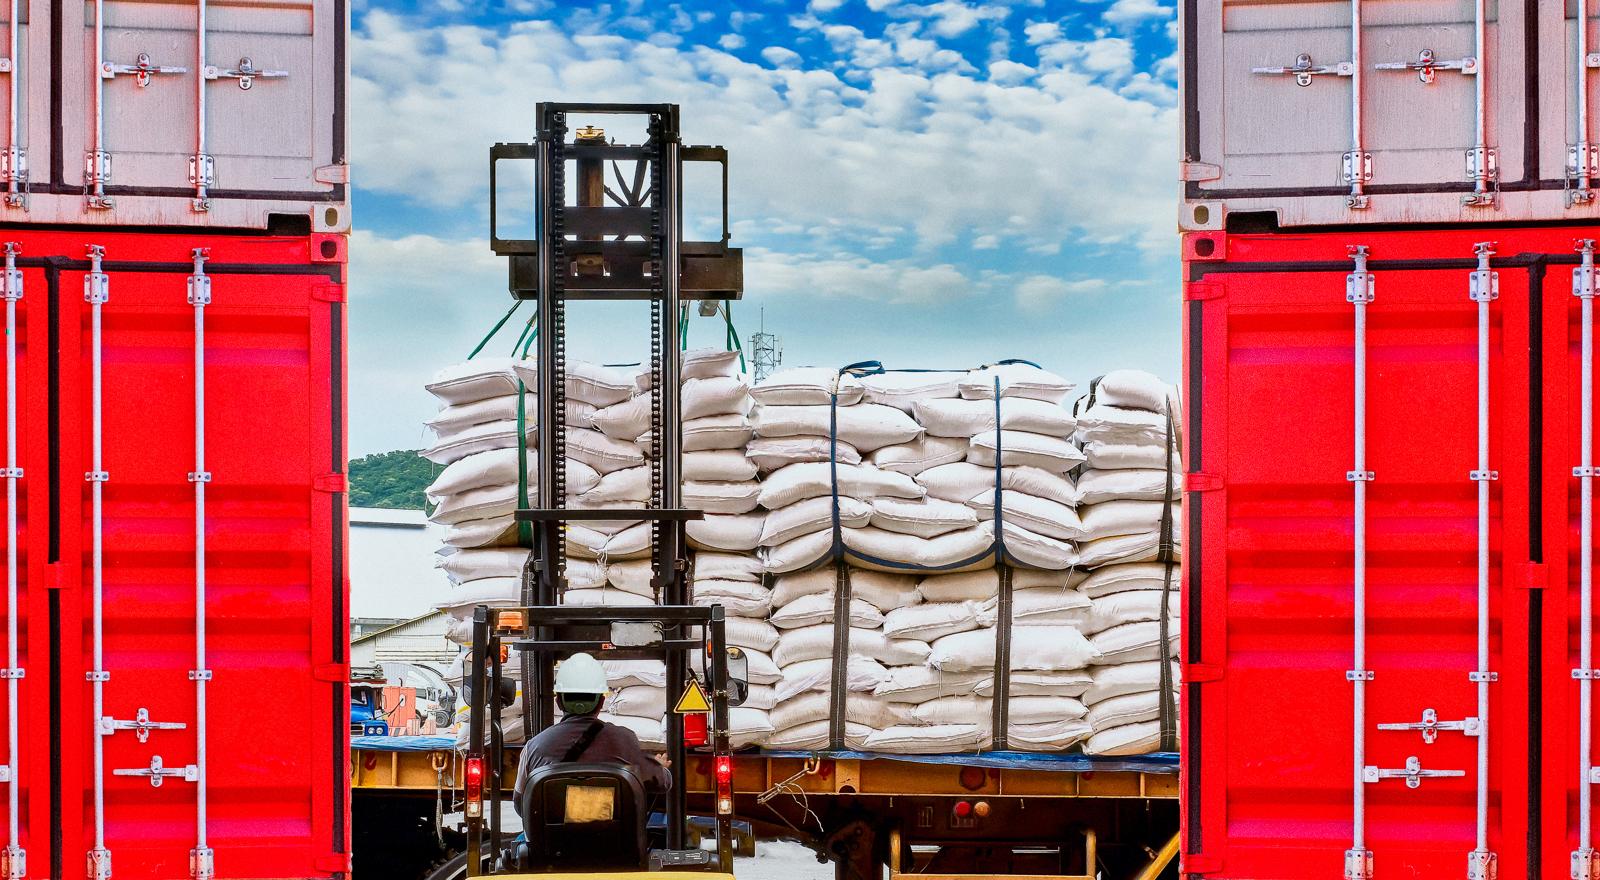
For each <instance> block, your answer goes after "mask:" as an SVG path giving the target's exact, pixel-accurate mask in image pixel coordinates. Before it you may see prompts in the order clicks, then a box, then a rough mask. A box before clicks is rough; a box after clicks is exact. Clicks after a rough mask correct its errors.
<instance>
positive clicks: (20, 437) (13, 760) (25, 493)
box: [0, 236, 59, 875]
mask: <svg viewBox="0 0 1600 880" xmlns="http://www.w3.org/2000/svg"><path fill="white" fill-rule="evenodd" d="M4 238H5V236H0V240H3V239H4ZM7 295H9V296H7ZM48 302H49V297H48V295H47V292H46V286H45V279H44V277H43V272H41V271H39V270H38V269H35V268H27V269H22V268H18V269H17V271H16V272H15V273H14V274H11V275H10V277H9V279H7V278H6V276H5V275H3V274H0V309H3V310H4V317H3V318H0V320H3V321H4V323H5V324H6V333H5V338H6V339H7V340H8V341H14V342H13V344H12V345H11V346H7V347H6V348H8V349H9V350H8V351H5V352H3V353H0V372H3V373H4V374H5V376H6V378H5V379H4V380H0V395H3V399H0V426H5V429H6V432H7V433H6V434H5V435H4V436H0V474H3V476H0V507H3V508H4V509H3V511H0V546H4V548H5V550H4V553H5V556H4V560H3V563H0V565H3V567H4V571H5V573H4V575H0V620H4V621H5V627H4V629H3V630H0V670H5V671H4V672H0V712H4V713H5V719H4V721H3V722H0V762H3V763H0V768H3V771H0V780H3V781H0V813H3V814H4V815H5V820H4V822H5V824H4V826H0V827H3V828H4V830H3V831H0V838H3V839H0V875H3V874H4V870H5V868H6V867H8V866H9V865H15V864H16V862H17V860H19V859H20V860H21V862H22V864H23V865H24V866H26V865H27V864H29V863H30V862H31V863H32V864H33V865H34V866H36V867H37V866H39V865H45V864H48V860H49V829H50V827H51V816H50V812H49V809H50V797H49V792H50V785H49V780H50V774H51V769H50V768H51V760H50V759H51V755H50V749H49V744H48V742H47V740H46V739H45V738H43V737H40V736H38V735H37V731H40V730H44V729H47V727H48V724H49V711H50V710H49V706H50V662H49V657H50V628H49V625H48V621H49V620H50V613H51V611H50V609H51V600H52V591H51V590H50V589H49V587H48V585H49V584H50V583H51V573H52V569H51V565H52V563H53V562H55V561H57V560H58V559H59V543H58V542H56V541H55V540H54V539H55V538H56V537H57V535H56V533H55V532H54V531H53V530H52V529H51V528H50V522H51V519H50V506H49V505H50V491H49V487H50V461H49V452H48V450H49V435H48V418H47V413H48V411H49V401H50V398H51V386H50V376H49V370H48V363H49V361H48V357H47V355H46V352H48V351H49V343H50V339H49V336H50V333H49V331H50V322H49V320H48V317H47V316H48V311H47V307H48ZM13 438H14V440H13Z"/></svg>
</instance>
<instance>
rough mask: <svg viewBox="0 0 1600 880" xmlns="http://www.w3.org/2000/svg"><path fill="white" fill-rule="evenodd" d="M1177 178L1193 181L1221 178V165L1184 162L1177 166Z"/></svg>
mask: <svg viewBox="0 0 1600 880" xmlns="http://www.w3.org/2000/svg"><path fill="white" fill-rule="evenodd" d="M1178 179H1179V180H1188V181H1194V182H1196V183H1198V182H1200V181H1204V180H1221V179H1222V166H1221V165H1212V164H1209V163H1206V162H1184V163H1182V164H1180V165H1179V166H1178Z"/></svg>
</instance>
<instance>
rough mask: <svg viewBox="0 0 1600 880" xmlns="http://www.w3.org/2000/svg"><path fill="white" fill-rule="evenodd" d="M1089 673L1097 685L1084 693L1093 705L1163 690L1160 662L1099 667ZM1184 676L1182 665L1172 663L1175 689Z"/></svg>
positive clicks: (1148, 661)
mask: <svg viewBox="0 0 1600 880" xmlns="http://www.w3.org/2000/svg"><path fill="white" fill-rule="evenodd" d="M1089 674H1090V676H1092V677H1093V679H1094V682H1093V684H1091V685H1090V686H1089V687H1088V689H1086V690H1085V691H1084V692H1083V701H1084V702H1085V703H1088V704H1089V705H1091V706H1092V705H1094V704H1096V703H1100V702H1104V701H1105V700H1109V699H1111V698H1112V697H1120V696H1122V695H1123V694H1137V693H1142V692H1144V691H1154V690H1159V689H1160V688H1161V661H1160V660H1146V661H1144V662H1142V663H1118V664H1116V665H1115V666H1096V667H1095V668H1094V669H1093V670H1092V671H1091V672H1090V673H1089ZM1181 674H1182V672H1181V669H1180V667H1179V666H1178V664H1177V663H1176V662H1174V663H1172V684H1173V687H1177V685H1178V682H1179V681H1180V680H1181Z"/></svg>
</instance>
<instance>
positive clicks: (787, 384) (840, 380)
mask: <svg viewBox="0 0 1600 880" xmlns="http://www.w3.org/2000/svg"><path fill="white" fill-rule="evenodd" d="M834 391H837V392H838V395H839V401H838V402H839V405H840V406H851V405H853V404H855V403H858V402H860V400H861V394H862V388H861V382H860V381H859V380H857V379H856V378H855V377H854V376H848V375H846V376H841V375H839V371H838V370H834V369H830V368H828V367H794V368H791V369H787V370H779V371H778V372H776V373H773V374H772V375H770V376H768V377H767V378H765V379H763V380H762V381H761V382H759V383H757V384H756V385H755V387H753V388H751V389H750V396H751V397H754V398H755V399H756V402H757V403H759V404H762V405H763V406H817V405H821V406H826V405H827V404H828V402H829V400H830V399H831V397H832V394H833V392H834Z"/></svg>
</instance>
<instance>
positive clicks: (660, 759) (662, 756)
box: [650, 752, 672, 770]
mask: <svg viewBox="0 0 1600 880" xmlns="http://www.w3.org/2000/svg"><path fill="white" fill-rule="evenodd" d="M650 757H652V758H655V759H656V763H657V764H660V765H661V766H663V767H666V768H667V769H669V770H670V769H672V759H671V758H669V757H667V754H666V753H665V752H657V753H656V754H654V755H651V756H650Z"/></svg>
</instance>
